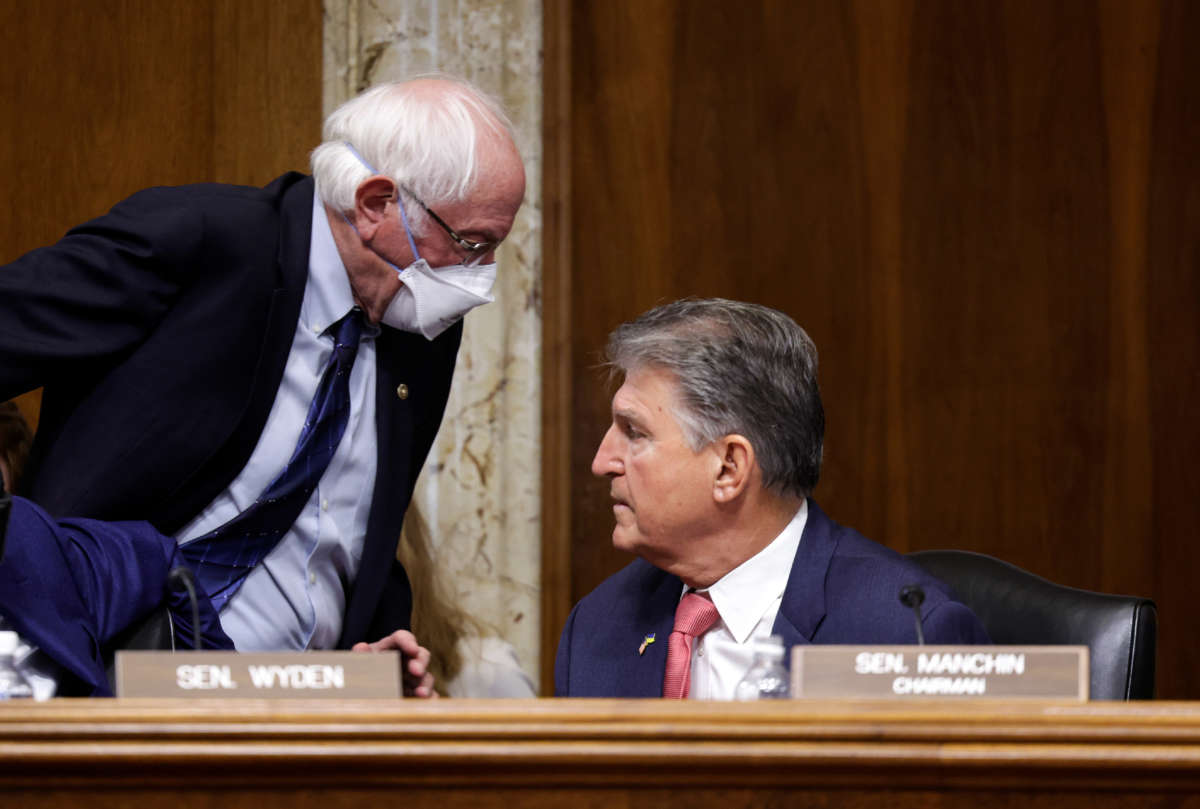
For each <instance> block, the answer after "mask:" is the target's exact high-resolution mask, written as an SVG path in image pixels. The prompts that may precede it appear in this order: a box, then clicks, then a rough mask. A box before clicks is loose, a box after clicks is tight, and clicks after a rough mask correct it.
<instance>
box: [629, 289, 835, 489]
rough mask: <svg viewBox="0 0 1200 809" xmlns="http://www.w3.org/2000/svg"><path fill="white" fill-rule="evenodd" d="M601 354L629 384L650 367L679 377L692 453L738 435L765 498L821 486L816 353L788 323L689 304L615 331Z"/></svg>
mask: <svg viewBox="0 0 1200 809" xmlns="http://www.w3.org/2000/svg"><path fill="white" fill-rule="evenodd" d="M607 353H608V364H609V367H610V368H613V369H615V370H617V371H620V372H622V373H624V374H626V375H628V374H630V373H631V372H634V371H638V370H642V369H647V368H652V369H661V370H664V371H667V372H668V373H670V374H671V375H672V376H674V377H675V382H676V395H677V398H678V402H677V403H678V405H679V412H677V413H676V414H675V415H676V419H677V421H678V422H679V426H680V428H681V429H682V430H683V434H684V436H685V438H686V439H687V441H688V444H689V446H690V447H691V448H692V450H693V451H697V452H698V451H699V450H700V449H702V448H703V447H706V446H708V445H709V444H711V443H712V442H714V441H716V440H717V439H719V438H721V437H722V436H726V435H729V434H732V433H738V434H740V435H744V436H745V437H746V438H747V439H749V441H750V443H751V445H753V447H754V452H755V455H756V456H757V458H758V465H759V468H760V469H761V470H762V474H763V484H764V485H765V486H766V487H767V488H768V489H771V490H773V491H775V492H777V493H780V494H793V495H797V496H801V497H804V496H807V495H809V494H810V493H811V492H812V490H813V488H814V487H815V486H816V485H817V480H818V479H819V478H820V476H821V450H822V444H823V441H824V437H825V410H824V408H823V407H822V406H821V392H820V390H819V389H818V387H817V348H816V346H815V345H814V344H813V341H812V340H811V339H809V337H808V335H807V334H805V332H804V329H802V328H800V326H799V325H797V324H796V321H794V320H792V319H791V318H790V317H788V316H787V315H785V314H783V313H782V312H779V311H776V310H775V309H769V308H767V307H766V306H759V305H758V304H753V303H743V302H741V301H730V300H725V299H723V298H708V299H696V298H688V299H684V300H680V301H675V302H674V303H669V304H666V305H664V306H659V307H657V308H655V309H651V310H650V311H649V312H646V313H645V314H643V315H642V316H641V317H638V318H637V319H636V320H633V321H631V322H629V323H623V324H622V325H620V326H618V327H617V328H616V329H615V330H614V331H613V333H612V334H611V335H609V338H608V351H607Z"/></svg>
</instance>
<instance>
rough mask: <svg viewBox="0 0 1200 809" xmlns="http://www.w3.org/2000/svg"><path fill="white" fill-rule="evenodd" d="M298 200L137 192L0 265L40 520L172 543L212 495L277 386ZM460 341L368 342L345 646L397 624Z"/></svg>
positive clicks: (2, 313) (9, 392)
mask: <svg viewBox="0 0 1200 809" xmlns="http://www.w3.org/2000/svg"><path fill="white" fill-rule="evenodd" d="M312 201H313V182H312V180H311V179H310V178H308V177H305V176H303V175H300V174H285V175H284V176H282V177H280V178H278V179H277V180H275V181H274V182H273V183H271V184H270V185H268V186H267V187H265V188H246V187H239V186H228V185H215V184H210V185H193V186H183V187H179V188H152V189H149V190H146V191H142V192H140V193H137V194H135V195H133V196H132V197H130V198H129V199H127V200H125V201H123V202H121V203H119V204H117V205H116V206H115V207H114V208H113V209H112V211H110V212H109V213H108V214H106V215H105V216H102V217H100V218H99V219H95V220H93V221H91V222H88V223H86V224H84V225H81V226H79V227H77V228H75V229H73V230H72V231H70V232H69V233H68V234H67V235H66V236H65V237H63V239H61V240H60V241H59V242H57V243H56V244H53V245H50V246H49V247H44V248H41V249H39V250H34V251H33V252H31V253H28V254H27V255H25V256H23V257H21V258H20V259H18V260H16V261H14V262H13V263H11V264H9V265H7V266H4V267H0V400H3V399H7V398H10V397H12V396H14V395H16V394H19V393H22V392H24V391H27V390H31V389H33V388H36V387H39V386H43V387H44V393H43V400H42V412H41V417H40V423H39V426H38V431H37V436H36V439H35V441H34V447H33V454H32V458H31V460H30V465H29V466H28V467H27V468H26V473H25V475H24V476H23V484H22V490H21V491H20V492H19V493H20V494H25V495H28V496H29V497H30V499H32V500H34V501H35V502H37V503H38V504H39V505H41V506H43V507H45V508H46V510H47V511H48V512H49V513H51V514H53V515H56V516H67V515H79V514H82V515H86V516H88V517H94V518H99V519H104V520H148V521H149V522H150V523H151V524H153V525H154V527H155V528H157V529H158V530H160V531H162V532H163V533H165V534H173V533H174V532H176V531H178V530H179V529H180V528H181V527H183V526H184V525H185V524H187V522H188V521H189V520H191V519H192V518H193V517H195V515H196V514H198V513H199V512H200V510H201V509H203V508H204V507H205V506H206V505H208V503H210V502H211V501H212V499H213V498H214V497H215V496H216V495H217V494H219V493H220V492H221V491H222V490H224V489H225V488H226V487H227V486H228V485H229V483H230V482H231V481H232V480H233V479H234V478H235V477H236V476H237V474H238V473H239V472H240V471H241V469H242V467H243V466H245V463H246V460H247V459H248V458H249V457H250V454H251V452H252V451H253V450H254V447H255V445H256V444H257V442H258V438H259V436H260V435H261V433H262V429H263V425H264V424H265V423H266V419H267V416H268V414H269V413H270V410H271V405H272V403H273V402H274V399H275V392H276V390H277V389H278V387H279V382H280V380H281V379H282V377H283V371H284V366H285V365H286V362H287V356H288V351H289V349H290V347H291V343H292V337H293V335H294V333H295V329H296V322H297V320H298V318H299V312H300V303H301V300H302V298H303V295H304V285H305V282H306V279H307V276H308V252H309V245H310V237H311V230H312ZM461 335H462V326H461V324H458V325H456V326H454V327H453V328H451V329H449V330H447V331H446V332H445V333H444V334H442V335H441V336H440V337H439V338H438V339H437V340H434V341H432V342H430V341H427V340H425V338H423V337H421V336H420V335H416V334H408V333H405V332H400V331H397V330H395V329H390V328H386V327H385V328H384V329H383V331H382V334H381V335H380V336H379V338H378V339H377V341H376V357H377V360H376V371H377V394H376V430H377V433H378V437H379V452H378V463H377V473H376V482H375V491H374V500H373V502H372V507H371V513H370V516H369V518H368V524H367V533H366V537H365V540H364V548H363V555H362V560H361V564H360V567H359V573H358V577H357V580H356V581H354V582H348V583H347V586H348V600H347V606H346V614H345V617H344V623H343V628H342V637H341V639H340V641H339V645H341V646H343V647H348V646H350V645H352V644H353V643H355V642H357V641H360V640H376V639H378V638H380V637H382V636H383V635H385V634H387V633H389V632H391V631H392V630H394V629H397V628H402V627H407V626H408V621H409V611H410V609H411V592H410V590H409V585H408V579H407V577H406V576H405V575H404V570H403V568H401V567H400V566H399V564H398V563H396V562H395V550H396V544H397V538H398V537H399V535H400V526H401V523H402V522H403V519H404V512H405V509H406V508H407V507H408V502H409V498H410V497H411V495H412V489H413V485H414V484H415V482H416V478H417V474H418V472H419V471H420V469H421V465H422V464H423V463H424V460H425V456H426V455H427V454H428V452H429V448H430V446H431V444H432V442H433V438H434V435H435V434H436V433H437V429H438V426H439V424H440V423H441V418H442V412H443V410H444V409H445V405H446V398H447V396H448V394H449V390H450V378H451V375H452V373H453V370H454V363H455V358H456V356H457V353H458V344H459V340H460V338H461ZM402 383H403V384H404V385H406V386H407V394H408V395H407V396H406V398H404V399H401V398H399V397H398V396H397V388H398V386H399V385H400V384H402Z"/></svg>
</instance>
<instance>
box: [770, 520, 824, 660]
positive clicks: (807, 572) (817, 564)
mask: <svg viewBox="0 0 1200 809" xmlns="http://www.w3.org/2000/svg"><path fill="white" fill-rule="evenodd" d="M832 529H833V523H832V522H831V521H830V519H829V518H828V517H826V516H825V512H823V511H821V509H820V508H819V507H818V506H817V504H816V502H815V501H814V500H813V499H812V498H809V500H808V520H807V522H805V524H804V534H803V535H802V536H801V538H800V547H799V549H797V551H796V558H795V560H794V561H793V562H792V572H791V574H789V576H788V583H787V587H785V588H784V591H783V603H782V604H780V606H779V614H778V615H777V616H776V617H775V625H774V627H773V628H772V630H771V631H772V632H773V633H774V634H776V635H780V636H781V637H782V638H783V642H784V645H785V646H794V645H796V644H797V643H805V644H807V643H812V638H813V635H814V634H815V633H816V631H817V628H818V627H819V626H820V625H821V621H823V620H824V619H825V613H826V604H825V578H826V574H827V573H828V571H829V564H830V562H831V561H832V560H833V554H834V552H835V551H836V550H837V540H836V539H835V538H834V536H833V530H832Z"/></svg>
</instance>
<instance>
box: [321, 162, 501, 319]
mask: <svg viewBox="0 0 1200 809" xmlns="http://www.w3.org/2000/svg"><path fill="white" fill-rule="evenodd" d="M343 143H345V145H346V148H347V149H349V150H350V153H351V154H352V155H354V157H355V158H356V159H357V160H358V161H359V162H360V163H362V164H363V166H365V167H366V168H367V170H368V171H370V172H372V173H373V174H379V172H378V171H376V170H375V167H374V166H372V165H371V164H370V163H368V162H367V160H366V158H364V157H363V156H362V155H361V154H359V153H358V150H357V149H355V148H354V146H353V145H352V144H351V143H350V142H349V141H343ZM396 207H397V208H398V209H399V211H400V221H401V223H403V225H404V234H405V235H406V236H407V237H408V245H409V248H410V249H411V250H412V254H413V257H414V258H415V259H416V260H415V261H413V263H412V264H409V265H408V266H407V267H405V268H404V269H403V270H402V269H400V268H399V267H397V266H396V265H395V264H393V263H392V262H390V261H388V260H387V259H386V258H384V257H383V256H380V255H379V253H375V248H373V247H371V246H370V245H369V244H368V245H366V247H367V249H368V250H370V251H371V252H373V253H375V255H377V256H379V257H380V258H381V259H383V260H384V261H386V262H387V264H388V266H390V267H391V268H392V269H394V270H395V271H396V272H397V273H399V274H400V283H402V284H403V285H404V286H402V287H400V291H399V292H397V293H396V295H395V297H393V298H392V302H391V303H389V304H388V308H387V309H386V310H385V311H384V313H383V318H382V319H381V320H382V322H383V324H384V325H385V326H391V327H392V328H393V329H400V330H401V331H407V332H412V333H414V334H420V335H423V336H424V337H425V339H426V340H433V339H434V338H436V337H437V336H438V335H439V334H441V333H442V332H444V331H445V330H446V329H448V328H450V327H451V326H453V325H454V324H455V323H457V322H458V321H459V320H461V319H462V318H463V317H464V316H465V315H466V314H467V312H469V311H471V310H472V309H474V308H475V307H476V306H482V305H483V304H485V303H491V302H492V301H494V300H496V298H495V296H493V295H492V285H493V284H495V283H496V265H495V264H494V263H493V264H477V265H475V266H473V267H467V266H464V265H462V264H451V265H449V266H446V267H438V268H437V269H436V270H435V269H432V268H431V267H430V266H429V262H427V261H426V260H425V259H423V258H421V254H420V253H419V252H418V251H417V243H416V240H415V239H414V238H413V233H412V229H411V228H409V226H408V215H407V214H406V213H405V212H404V205H403V204H401V203H400V202H399V191H397V204H396ZM342 218H343V219H345V220H346V224H348V225H349V226H350V227H351V228H354V232H355V233H358V228H356V227H354V223H353V222H351V221H350V220H349V218H347V217H346V215H345V214H344V213H343V214H342ZM360 238H361V237H360ZM364 244H365V242H364Z"/></svg>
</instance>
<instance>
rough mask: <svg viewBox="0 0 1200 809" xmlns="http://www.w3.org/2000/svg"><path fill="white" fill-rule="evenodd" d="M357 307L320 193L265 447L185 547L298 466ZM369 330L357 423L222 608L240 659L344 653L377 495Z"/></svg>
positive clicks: (361, 354)
mask: <svg viewBox="0 0 1200 809" xmlns="http://www.w3.org/2000/svg"><path fill="white" fill-rule="evenodd" d="M353 307H354V298H353V296H352V294H351V291H350V282H349V279H348V278H347V276H346V269H345V267H344V266H343V265H342V260H341V257H340V256H339V254H338V251H337V246H336V244H335V243H334V241H333V232H332V231H331V230H330V228H329V220H328V219H327V217H326V215H325V208H324V206H323V205H322V204H321V202H320V199H319V198H318V197H316V196H315V195H314V199H313V211H312V241H311V246H310V250H309V258H308V281H307V283H306V284H305V287H304V298H303V301H302V302H301V304H300V319H299V321H298V322H297V323H296V334H295V337H293V339H292V347H291V351H290V352H289V354H288V359H287V367H286V369H285V370H284V373H283V380H282V381H281V382H280V384H279V390H278V391H277V392H276V393H275V403H274V404H273V405H272V407H271V414H270V416H268V418H267V423H266V426H265V427H264V429H263V432H262V435H261V436H259V439H258V445H257V446H256V447H255V448H254V452H253V453H252V454H251V456H250V460H248V461H247V462H246V466H245V467H244V468H243V469H242V471H241V472H240V473H239V474H238V476H237V477H236V478H235V479H234V480H233V482H232V483H231V484H230V485H229V488H227V489H226V490H225V491H223V492H221V493H220V494H219V495H217V497H216V499H214V500H213V501H212V503H210V504H209V505H208V506H207V507H206V508H205V509H204V510H203V511H201V512H200V514H199V515H198V516H197V517H196V518H195V519H194V520H192V521H191V522H190V523H188V524H187V525H186V526H184V528H183V529H182V530H181V531H180V532H179V533H178V534H176V539H178V540H179V541H180V544H186V543H187V541H188V540H189V539H194V538H195V537H197V536H200V535H202V534H206V533H208V532H209V531H211V530H213V529H215V528H217V527H219V526H221V525H223V524H224V523H225V522H227V521H228V520H230V519H232V518H233V517H235V516H236V515H238V514H239V513H241V512H242V511H243V510H245V509H246V507H248V506H249V505H250V504H251V503H253V502H254V501H255V499H257V498H258V496H259V495H260V494H262V493H263V491H264V490H265V489H266V488H267V486H268V485H270V483H271V481H272V480H274V479H275V477H276V476H277V475H278V474H279V472H280V470H282V469H283V467H284V464H286V463H287V461H288V460H289V459H290V458H291V456H292V453H293V452H294V451H295V449H296V443H297V442H298V441H299V439H300V430H301V427H302V426H303V424H304V419H305V416H306V414H307V413H308V406H309V404H310V403H311V401H312V398H313V395H314V394H315V393H316V390H317V385H318V383H319V382H320V381H321V376H322V374H324V372H325V366H326V365H327V364H328V363H329V358H330V356H331V355H332V353H333V336H332V335H328V334H324V332H325V330H326V329H327V328H329V326H330V325H332V324H333V323H336V322H337V321H338V320H340V319H341V318H342V316H343V315H345V314H346V313H347V312H349V311H350V310H351V309H352V308H353ZM378 334H379V329H378V328H377V327H372V326H370V325H369V324H368V325H367V328H366V329H364V331H363V337H362V341H361V342H360V343H359V347H358V356H357V357H356V359H355V361H354V368H353V370H352V371H351V373H350V421H349V424H348V425H347V426H346V432H345V435H343V437H342V441H341V443H340V444H339V445H338V448H337V452H335V453H334V456H333V459H332V460H331V461H330V463H329V467H328V468H327V469H326V470H325V474H324V475H323V476H322V478H321V480H320V482H319V484H318V485H317V489H316V491H315V492H313V496H312V498H310V499H309V501H308V503H306V504H305V506H304V508H303V509H302V510H301V512H300V516H299V517H297V519H296V522H295V524H294V525H293V526H292V528H291V530H290V531H288V532H287V533H286V534H284V536H283V538H282V539H280V540H279V544H278V545H276V546H275V548H274V550H272V551H271V552H270V553H269V554H267V556H266V557H265V558H264V559H263V560H262V561H261V562H260V563H259V564H258V566H257V567H255V568H254V570H252V571H250V574H249V575H248V576H247V577H246V580H245V582H244V583H243V584H242V587H241V589H240V590H239V591H238V592H237V593H236V594H235V595H234V596H233V597H232V598H231V599H229V601H228V602H227V603H226V604H225V606H224V608H223V609H222V610H221V627H222V628H223V629H224V630H225V633H226V634H227V635H229V637H230V638H231V639H232V640H233V643H234V645H235V646H236V647H237V649H238V650H240V651H268V650H278V649H330V648H333V647H334V646H336V645H337V641H338V637H339V636H340V635H341V631H342V618H343V616H344V614H345V609H346V591H347V589H348V588H349V587H350V585H351V584H352V583H353V581H354V577H355V576H356V575H357V574H358V566H359V562H360V561H361V559H362V550H363V537H364V535H365V533H366V528H367V516H368V514H369V512H370V508H371V498H372V493H373V491H374V488H375V465H376V452H377V448H376V434H375V337H376V336H377V335H378Z"/></svg>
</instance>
